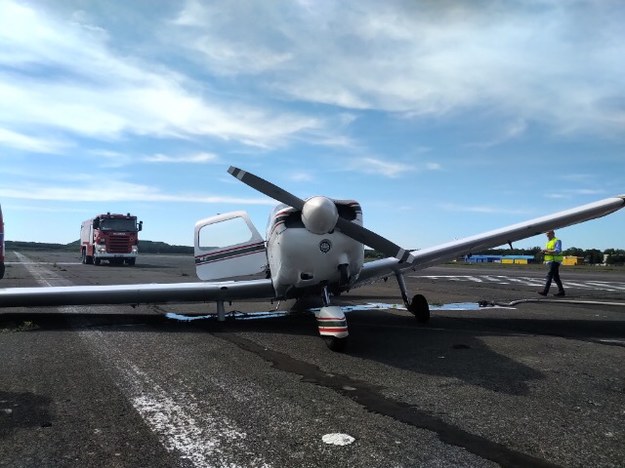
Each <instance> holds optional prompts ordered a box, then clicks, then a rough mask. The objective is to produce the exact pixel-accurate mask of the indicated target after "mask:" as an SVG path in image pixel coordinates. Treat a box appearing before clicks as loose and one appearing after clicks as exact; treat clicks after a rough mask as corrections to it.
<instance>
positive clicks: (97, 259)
mask: <svg viewBox="0 0 625 468" xmlns="http://www.w3.org/2000/svg"><path fill="white" fill-rule="evenodd" d="M93 263H94V264H95V265H99V264H100V263H102V260H100V259H99V258H94V259H93Z"/></svg>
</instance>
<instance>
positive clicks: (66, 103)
mask: <svg viewBox="0 0 625 468" xmlns="http://www.w3.org/2000/svg"><path fill="white" fill-rule="evenodd" d="M0 43H2V44H3V45H2V47H1V48H0V67H2V68H3V71H2V72H0V101H1V102H2V103H3V105H2V106H1V107H0V125H4V126H5V127H6V128H10V130H11V131H13V132H19V128H57V129H62V130H63V131H66V132H70V133H73V134H76V135H80V136H87V137H93V138H99V139H119V138H121V137H123V136H125V135H127V134H135V135H152V136H167V137H174V138H189V137H191V136H209V137H215V138H219V139H232V140H236V141H239V142H241V143H243V144H252V145H260V146H271V145H276V144H280V142H282V141H284V140H285V139H288V138H289V137H290V136H291V135H293V134H296V133H299V132H306V131H310V130H316V131H318V130H320V129H321V128H322V127H323V125H324V124H323V122H322V121H320V120H319V119H317V118H315V117H310V116H303V115H299V114H297V113H294V112H290V111H275V110H269V109H267V108H261V107H258V106H255V105H249V104H245V103H244V102H242V101H240V100H238V99H233V98H232V96H228V97H223V96H219V95H216V94H211V93H209V92H206V89H205V85H204V84H203V83H202V82H197V81H194V80H192V79H190V78H189V77H187V76H184V75H182V74H180V73H177V72H174V71H172V69H169V68H165V67H164V66H162V65H159V64H157V63H153V62H152V63H150V62H148V61H144V60H142V59H139V58H136V57H134V58H133V57H132V56H131V55H129V54H125V55H120V54H118V53H116V52H115V50H114V48H113V47H112V44H111V43H110V38H109V37H108V35H107V34H104V33H103V32H102V31H101V30H100V29H98V28H96V27H93V26H92V25H89V27H87V26H85V25H81V24H78V23H76V22H72V21H65V22H64V21H62V20H58V19H54V18H53V17H51V16H44V14H43V13H41V12H40V11H38V10H35V9H34V8H29V7H27V6H25V5H22V4H17V3H14V2H10V1H9V2H3V3H2V5H1V6H0Z"/></svg>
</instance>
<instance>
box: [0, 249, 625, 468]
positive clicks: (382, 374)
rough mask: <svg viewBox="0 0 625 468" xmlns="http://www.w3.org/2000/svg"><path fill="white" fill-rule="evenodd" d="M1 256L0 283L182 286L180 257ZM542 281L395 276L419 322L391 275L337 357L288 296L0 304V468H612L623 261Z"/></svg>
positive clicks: (618, 413)
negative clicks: (547, 293)
mask: <svg viewBox="0 0 625 468" xmlns="http://www.w3.org/2000/svg"><path fill="white" fill-rule="evenodd" d="M6 260H7V262H8V263H7V270H6V275H5V278H4V279H3V280H1V281H0V287H19V286H36V285H46V284H48V285H64V284H67V285H70V284H117V283H151V282H186V281H194V280H195V275H194V266H193V260H192V258H189V257H184V256H157V255H143V256H140V257H139V259H138V262H137V265H136V266H135V267H127V266H108V265H102V266H94V265H81V264H80V263H78V256H77V255H72V254H71V253H70V254H68V253H45V252H32V251H24V252H21V253H20V254H19V255H18V254H16V253H15V252H8V254H7V259H6ZM544 273H545V271H544V269H543V268H542V266H531V265H530V266H518V265H498V266H497V265H495V266H493V265H475V266H463V265H444V266H441V267H434V268H430V269H427V270H423V271H417V272H411V273H409V274H407V275H406V282H407V285H408V289H409V291H410V293H412V294H414V293H417V292H419V293H422V294H424V295H425V296H426V297H427V298H428V299H429V301H430V304H431V306H432V309H433V310H432V319H431V321H430V323H429V324H428V325H426V326H422V325H418V324H417V323H416V320H415V319H414V318H413V317H412V316H411V315H410V314H409V313H407V312H406V311H404V310H402V309H401V304H400V303H401V300H400V296H399V290H398V288H397V286H396V282H395V280H394V279H389V280H388V281H387V282H379V283H375V284H372V285H370V286H367V287H365V288H360V289H356V290H354V291H351V292H350V293H348V294H345V295H343V296H341V297H340V298H336V299H335V301H336V303H337V304H338V303H340V304H341V305H343V306H344V307H346V309H349V310H350V311H349V313H348V315H347V320H348V324H349V327H350V342H349V345H348V349H347V351H346V353H344V354H337V353H333V352H332V351H330V350H329V349H328V348H327V347H326V346H325V344H324V342H323V341H322V340H321V339H320V338H319V337H318V335H317V328H316V322H315V319H314V316H313V315H312V314H311V313H310V312H306V311H305V310H299V311H294V312H290V313H286V311H287V310H289V308H290V307H291V306H292V305H293V304H283V303H273V304H272V303H270V302H259V303H255V302H249V303H234V304H232V305H231V306H229V307H228V308H227V309H228V310H229V311H236V312H238V313H236V314H235V313H233V314H232V316H231V317H229V319H228V320H227V321H226V322H225V323H218V322H217V321H216V320H214V318H212V317H209V318H202V316H204V315H208V314H212V313H214V312H215V306H214V304H167V305H152V306H139V307H136V308H131V307H125V306H123V307H119V306H115V307H109V306H97V307H66V308H59V309H56V308H38V309H32V308H21V309H10V310H8V309H7V310H1V309H0V353H1V354H0V355H1V356H2V359H1V360H0V467H207V466H244V467H247V466H274V467H293V466H298V467H320V466H323V467H329V466H332V467H334V466H337V467H338V466H341V467H365V466H366V467H390V466H392V467H412V466H425V467H441V466H471V467H482V466H523V467H527V466H570V467H578V466H594V467H597V466H599V467H617V466H625V366H624V365H623V363H624V362H625V269H605V268H601V267H597V268H594V269H590V268H576V267H568V268H565V267H562V271H561V273H562V278H563V281H564V283H565V287H566V288H567V296H566V297H565V298H564V300H562V299H558V298H547V299H545V298H542V297H539V296H538V295H537V294H536V290H537V289H538V288H539V287H540V285H541V284H542V278H543V276H544ZM518 300H523V301H528V302H520V303H516V301H518ZM479 301H485V302H486V303H489V304H500V305H503V306H505V305H509V304H511V303H514V305H513V306H512V307H502V306H495V307H481V308H480V307H477V306H476V304H477V303H478V302H479ZM459 303H461V304H463V305H462V306H458V305H457V304H459ZM459 307H460V308H459ZM166 314H176V315H169V316H168V315H166ZM198 317H199V318H198Z"/></svg>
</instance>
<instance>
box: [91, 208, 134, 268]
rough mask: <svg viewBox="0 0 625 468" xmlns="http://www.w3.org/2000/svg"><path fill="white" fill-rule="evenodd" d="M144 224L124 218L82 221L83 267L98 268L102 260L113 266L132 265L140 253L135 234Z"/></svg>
mask: <svg viewBox="0 0 625 468" xmlns="http://www.w3.org/2000/svg"><path fill="white" fill-rule="evenodd" d="M142 228H143V221H139V222H137V217H136V216H132V215H131V214H130V213H127V214H125V215H124V214H117V213H115V214H111V213H106V214H101V215H98V216H96V217H95V218H90V219H88V220H86V221H83V222H82V224H81V226H80V254H81V258H82V263H86V264H92V263H93V264H95V265H100V263H101V262H102V260H106V261H108V262H109V263H111V264H113V263H116V264H119V265H121V264H123V263H125V264H126V265H134V264H135V262H136V261H137V255H138V253H139V236H138V233H139V231H141V229H142Z"/></svg>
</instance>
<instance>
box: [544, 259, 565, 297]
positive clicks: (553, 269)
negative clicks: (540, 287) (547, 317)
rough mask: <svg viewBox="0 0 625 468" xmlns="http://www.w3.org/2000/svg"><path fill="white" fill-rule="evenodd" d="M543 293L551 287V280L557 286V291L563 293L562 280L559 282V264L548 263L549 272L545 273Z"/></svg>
mask: <svg viewBox="0 0 625 468" xmlns="http://www.w3.org/2000/svg"><path fill="white" fill-rule="evenodd" d="M545 279H546V281H545V292H546V293H547V292H549V288H550V287H551V281H552V280H553V281H554V282H555V283H556V285H557V286H558V291H564V287H563V286H562V280H560V263H559V262H549V271H548V272H547V277H546V278H545Z"/></svg>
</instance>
